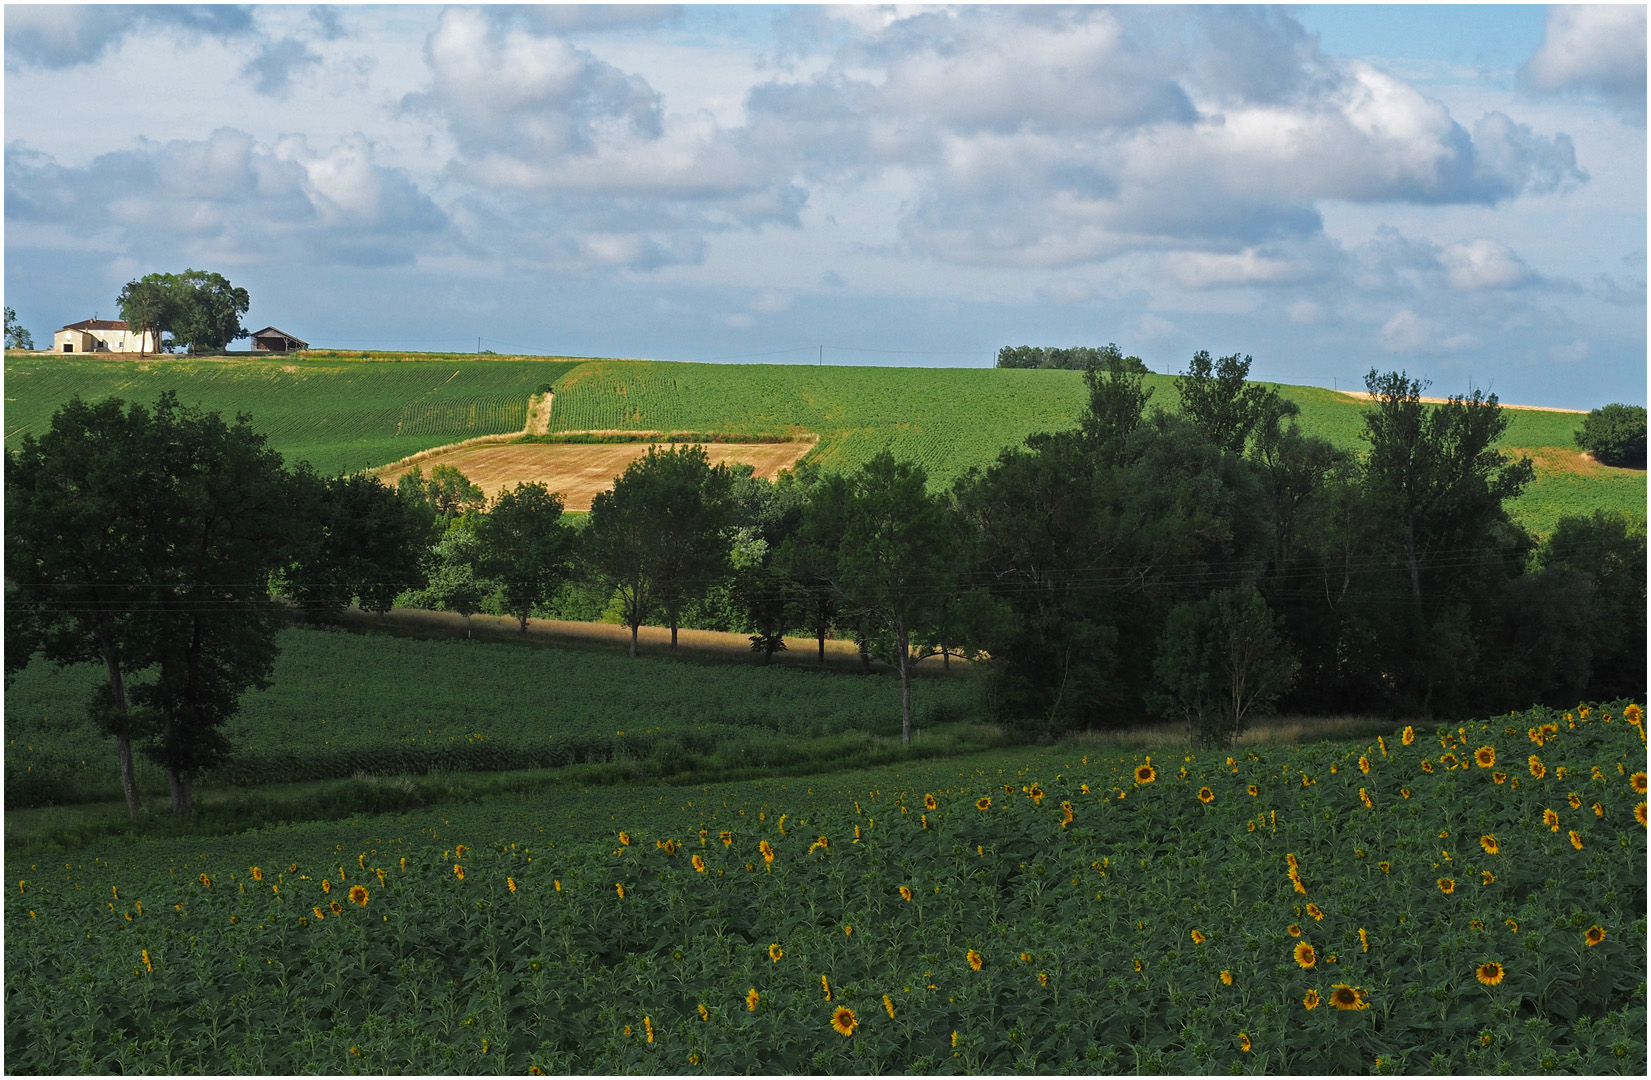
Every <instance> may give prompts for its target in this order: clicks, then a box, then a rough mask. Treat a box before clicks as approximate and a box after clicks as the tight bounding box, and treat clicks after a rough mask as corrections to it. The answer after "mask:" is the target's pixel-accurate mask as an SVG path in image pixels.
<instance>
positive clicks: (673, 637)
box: [671, 612, 676, 649]
mask: <svg viewBox="0 0 1651 1080" xmlns="http://www.w3.org/2000/svg"><path fill="white" fill-rule="evenodd" d="M671 648H673V649H674V648H676V614H675V613H674V612H673V613H672V615H671Z"/></svg>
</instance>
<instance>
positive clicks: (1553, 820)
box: [1542, 810, 1559, 832]
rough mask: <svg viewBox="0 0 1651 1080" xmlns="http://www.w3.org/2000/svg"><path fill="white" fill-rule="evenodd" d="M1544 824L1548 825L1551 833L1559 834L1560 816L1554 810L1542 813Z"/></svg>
mask: <svg viewBox="0 0 1651 1080" xmlns="http://www.w3.org/2000/svg"><path fill="white" fill-rule="evenodd" d="M1542 824H1544V825H1546V826H1547V827H1548V829H1549V830H1550V831H1552V832H1558V831H1559V815H1558V814H1556V813H1554V812H1553V811H1552V810H1543V811H1542Z"/></svg>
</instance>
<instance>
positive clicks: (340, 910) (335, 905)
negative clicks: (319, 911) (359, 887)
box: [327, 900, 344, 915]
mask: <svg viewBox="0 0 1651 1080" xmlns="http://www.w3.org/2000/svg"><path fill="white" fill-rule="evenodd" d="M327 907H328V908H329V909H331V911H332V913H333V914H334V915H342V914H344V905H343V904H340V903H339V902H338V901H337V900H334V901H333V902H332V903H330V904H328V905H327Z"/></svg>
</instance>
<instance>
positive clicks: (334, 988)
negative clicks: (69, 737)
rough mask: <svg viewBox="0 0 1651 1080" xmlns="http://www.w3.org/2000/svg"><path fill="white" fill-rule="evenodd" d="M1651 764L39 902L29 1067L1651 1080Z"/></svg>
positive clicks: (1585, 744) (32, 926)
mask: <svg viewBox="0 0 1651 1080" xmlns="http://www.w3.org/2000/svg"><path fill="white" fill-rule="evenodd" d="M1643 722H1644V721H1643V715H1642V713H1641V710H1640V707H1639V706H1638V705H1632V704H1629V703H1627V702H1618V703H1611V704H1604V705H1598V706H1595V707H1592V708H1589V707H1581V706H1579V707H1578V708H1576V709H1574V710H1572V711H1569V712H1563V711H1553V710H1547V709H1537V710H1533V711H1530V712H1528V713H1523V714H1519V715H1509V716H1506V717H1497V718H1493V719H1489V720H1485V721H1483V722H1478V723H1474V724H1464V725H1460V726H1454V725H1453V726H1440V727H1436V728H1430V729H1421V728H1404V729H1403V730H1395V731H1394V732H1393V733H1392V734H1390V735H1387V736H1383V737H1382V738H1380V739H1378V740H1376V741H1375V742H1373V743H1371V744H1369V745H1367V746H1360V745H1356V744H1318V745H1315V746H1309V747H1286V748H1278V749H1272V748H1269V749H1265V750H1259V751H1240V752H1237V753H1235V754H1233V755H1231V756H1229V755H1226V754H1219V753H1217V754H1213V755H1210V754H1198V755H1175V756H1173V757H1154V758H1148V757H1134V758H1132V757H1118V756H1116V755H1113V756H1106V757H1102V756H1100V755H1097V754H1090V755H1084V754H1083V753H1082V748H1081V746H1077V745H1071V744H1069V745H1066V746H1062V747H1056V748H1053V749H1049V750H1044V751H1038V752H1037V753H1036V755H1035V756H1033V757H1021V758H1018V759H1017V758H1015V757H1013V756H1006V757H1004V758H1002V760H1004V761H1006V762H1014V761H1016V760H1019V761H1021V762H1022V765H1023V767H1021V768H1014V767H1013V765H1012V764H1011V766H1010V767H1009V768H1006V769H996V770H994V769H990V768H984V767H982V768H973V769H969V770H966V771H964V772H963V773H961V774H959V773H958V772H956V765H955V763H953V764H952V765H951V769H952V771H951V772H950V773H943V770H940V769H931V770H930V771H928V772H926V773H925V772H922V771H918V772H916V773H912V772H907V773H902V774H895V773H892V772H885V773H881V774H879V773H873V772H868V773H862V774H859V777H860V778H861V779H863V780H865V781H867V783H865V784H863V785H862V786H861V787H859V788H855V789H853V790H846V789H838V790H836V791H833V792H830V793H827V794H822V795H820V796H814V795H812V791H813V789H812V788H809V792H810V794H809V795H808V796H804V795H803V794H802V793H801V792H796V791H793V790H791V789H785V788H777V787H776V786H774V785H766V786H765V785H763V784H756V783H753V784H744V785H725V786H720V787H717V788H710V787H707V788H704V789H699V788H695V789H692V790H691V791H680V792H679V791H673V793H672V795H671V803H669V804H667V802H666V799H665V796H664V795H663V794H662V795H660V796H659V797H658V799H657V805H656V806H652V808H650V809H646V810H644V809H642V808H641V804H640V803H638V802H637V801H636V800H635V798H634V796H635V794H636V793H624V792H614V793H607V794H604V793H600V792H599V793H596V794H586V795H581V796H575V797H573V801H572V802H569V801H567V799H568V796H567V794H566V793H562V794H560V795H555V796H552V795H549V794H547V797H546V800H545V802H544V804H543V808H544V810H545V812H543V813H539V812H538V811H537V810H536V808H535V806H534V805H533V804H532V802H531V801H528V802H524V803H520V804H513V805H512V806H510V807H509V808H503V807H501V808H498V809H497V812H496V814H495V817H494V818H493V819H491V821H490V822H489V821H484V820H483V819H481V818H471V819H470V820H468V821H460V822H458V823H456V824H448V823H447V821H446V819H442V821H441V822H440V823H437V822H435V821H434V819H431V821H430V823H429V824H427V825H426V826H425V827H423V828H418V827H417V820H414V819H389V818H381V819H375V820H374V823H373V825H372V828H374V829H377V830H380V831H381V833H382V835H378V836H376V837H375V838H374V839H373V840H371V841H370V842H368V841H367V840H365V839H363V836H364V834H363V833H362V832H361V828H360V827H359V823H349V826H350V827H348V828H346V827H345V823H335V824H334V825H331V826H324V827H319V828H320V829H321V830H324V829H329V828H330V829H332V830H333V832H332V833H330V834H329V833H326V832H324V831H312V832H309V833H304V834H303V835H305V836H306V837H308V838H309V839H308V841H306V842H307V843H308V845H309V847H308V850H307V852H306V854H305V856H304V857H303V858H293V857H292V852H293V850H294V847H293V843H292V839H291V837H289V836H287V835H285V833H284V830H281V829H274V830H265V831H263V832H259V833H253V834H248V835H244V836H241V837H236V838H234V840H233V842H221V843H219V844H218V845H217V846H216V848H215V850H213V851H210V852H205V851H203V852H201V853H200V854H198V855H193V856H191V857H189V858H187V859H183V858H181V857H178V858H174V859H162V860H160V861H154V860H151V861H149V862H148V863H141V862H139V861H129V860H128V861H123V859H122V854H121V849H119V848H115V849H112V850H106V851H105V854H107V855H110V856H112V857H111V858H107V859H105V858H97V857H95V855H96V853H89V854H92V855H93V856H94V857H90V858H86V859H85V860H84V862H82V863H74V862H72V861H71V862H69V863H66V864H64V867H63V869H62V870H57V869H55V868H54V867H53V866H49V865H47V866H28V867H23V866H18V865H15V864H10V863H8V870H10V871H11V873H10V875H9V876H10V877H11V878H12V879H13V880H12V881H10V882H8V888H7V894H6V895H7V903H6V908H5V930H6V974H5V978H6V1049H5V1067H6V1069H7V1070H8V1071H12V1072H27V1073H55V1072H84V1073H93V1072H97V1073H104V1072H137V1071H144V1072H173V1073H196V1072H213V1073H221V1072H260V1073H297V1072H328V1073H356V1072H359V1073H389V1072H395V1073H408V1072H418V1073H482V1072H487V1073H493V1072H497V1073H507V1074H517V1075H520V1074H523V1073H538V1072H550V1073H563V1072H614V1073H619V1072H626V1073H629V1072H650V1073H696V1072H709V1073H734V1072H748V1071H760V1072H783V1071H803V1072H830V1073H836V1072H879V1073H882V1072H894V1071H922V1072H937V1073H984V1072H993V1073H996V1072H1020V1071H1028V1072H1030V1071H1036V1072H1065V1071H1070V1072H1080V1073H1098V1072H1125V1071H1129V1072H1136V1071H1143V1072H1175V1073H1194V1072H1197V1073H1202V1072H1291V1073H1305V1072H1337V1073H1341V1072H1351V1073H1370V1072H1374V1073H1409V1072H1476V1073H1478V1072H1483V1073H1489V1072H1515V1073H1539V1072H1568V1073H1569V1072H1583V1073H1625V1074H1640V1075H1643V1074H1644V1073H1645V1071H1646V1067H1647V1060H1646V1042H1645V1035H1644V1032H1645V1021H1646V1015H1645V992H1646V985H1645V983H1646V923H1645V904H1646V892H1645V890H1646V862H1645V854H1646V814H1647V811H1646V802H1645V799H1646V794H1645V792H1646V775H1645V734H1644V727H1643ZM879 777H882V778H885V779H887V780H889V781H891V782H889V783H887V784H881V783H879V782H878V779H879ZM914 778H915V779H916V780H918V781H919V782H918V783H908V782H906V781H910V780H912V779H914ZM678 799H685V800H686V801H685V802H681V803H678V802H677V800H678ZM604 800H607V801H604ZM568 806H573V807H575V808H576V812H575V811H571V810H570V811H569V813H570V814H573V816H574V817H575V818H576V819H577V820H567V821H562V820H561V818H562V817H563V815H561V814H559V813H552V812H550V808H551V807H557V808H563V807H568ZM610 807H611V812H610ZM398 823H399V824H400V825H403V826H405V828H404V829H403V835H399V836H398V835H395V829H396V827H397V825H398ZM322 840H326V841H328V842H327V843H325V844H323V843H321V842H320V841H322ZM344 840H348V841H350V846H348V847H346V846H345V844H344V843H343V842H336V841H344Z"/></svg>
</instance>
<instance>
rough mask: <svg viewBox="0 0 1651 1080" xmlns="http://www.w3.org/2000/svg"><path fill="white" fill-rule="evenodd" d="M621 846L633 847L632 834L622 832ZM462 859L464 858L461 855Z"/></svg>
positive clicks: (620, 835) (620, 837) (620, 836)
mask: <svg viewBox="0 0 1651 1080" xmlns="http://www.w3.org/2000/svg"><path fill="white" fill-rule="evenodd" d="M619 846H620V847H630V846H631V834H630V833H628V832H622V833H620V834H619ZM460 858H463V856H462V855H461V856H460Z"/></svg>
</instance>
